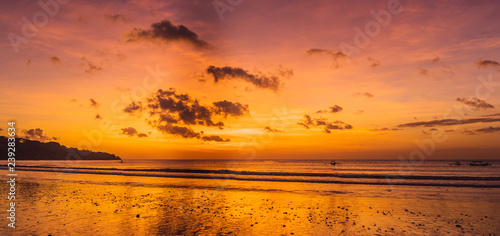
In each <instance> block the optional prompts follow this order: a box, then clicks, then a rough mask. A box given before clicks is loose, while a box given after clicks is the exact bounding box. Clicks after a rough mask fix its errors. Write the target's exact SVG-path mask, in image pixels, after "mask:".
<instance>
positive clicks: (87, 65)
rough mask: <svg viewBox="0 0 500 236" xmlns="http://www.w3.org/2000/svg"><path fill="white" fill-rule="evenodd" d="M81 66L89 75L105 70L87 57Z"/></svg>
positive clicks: (83, 59)
mask: <svg viewBox="0 0 500 236" xmlns="http://www.w3.org/2000/svg"><path fill="white" fill-rule="evenodd" d="M80 66H81V67H83V69H84V71H85V73H87V74H93V73H95V72H99V71H101V70H102V69H103V68H102V65H96V64H95V63H94V62H92V61H90V60H89V59H87V58H85V57H82V63H80Z"/></svg>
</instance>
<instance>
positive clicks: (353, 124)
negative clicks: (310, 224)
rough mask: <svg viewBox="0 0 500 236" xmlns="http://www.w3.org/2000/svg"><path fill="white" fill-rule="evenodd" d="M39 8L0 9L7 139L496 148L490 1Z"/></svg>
mask: <svg viewBox="0 0 500 236" xmlns="http://www.w3.org/2000/svg"><path fill="white" fill-rule="evenodd" d="M47 2H48V4H47V5H46V6H41V5H39V4H37V2H36V1H16V2H6V1H4V2H2V3H0V5H1V8H2V9H8V10H7V11H6V12H4V13H3V14H2V15H1V21H2V24H1V25H0V32H1V34H2V35H4V37H2V38H3V39H2V44H1V45H2V54H1V55H0V60H1V62H2V63H1V64H0V67H1V68H0V69H1V71H2V73H1V75H0V87H1V89H0V111H1V113H0V120H1V121H2V123H3V124H4V125H3V126H0V128H2V130H3V131H1V133H2V134H3V135H6V132H5V130H6V128H7V121H10V120H15V121H16V123H17V132H18V135H19V136H22V137H24V136H29V137H30V138H32V139H38V140H43V141H47V140H49V139H53V138H56V139H57V142H60V143H61V144H63V145H66V146H72V147H79V148H84V149H91V150H95V151H104V152H110V153H114V154H117V155H118V156H120V157H123V158H175V159H180V158H232V159H252V158H265V159H272V158H305V159H320V158H328V159H348V158H364V159H367V158H378V159H380V158H383V159H394V158H398V157H399V156H402V157H403V158H411V157H422V158H435V159H445V158H450V159H457V158H469V159H472V158H479V159H481V158H483V159H489V158H499V157H500V148H499V145H498V137H499V136H498V135H499V134H500V109H499V107H500V92H499V90H500V72H499V71H500V63H499V61H500V57H499V56H498V55H500V25H499V24H497V23H496V22H499V21H500V15H499V14H498V12H499V11H500V3H498V1H474V2H469V1H458V2H454V3H453V4H451V3H449V2H446V1H393V0H391V1H378V2H377V3H375V2H371V3H367V2H362V3H361V2H360V3H352V2H350V1H339V2H335V3H333V2H332V1H314V2H309V1H245V0H242V1H227V0H218V1H201V0H198V1H180V0H179V1H155V0H148V1H138V0H136V1H133V0H132V1H83V2H82V1H63V0H60V1H59V2H58V1H56V0H49V1H47ZM214 4H215V5H217V4H218V5H217V7H215V6H214ZM26 22H28V23H26ZM171 88H172V89H171ZM159 89H161V90H159ZM173 91H175V92H173ZM182 95H184V96H182ZM186 95H187V96H186ZM132 102H134V103H133V104H135V105H136V107H135V108H134V109H132V108H133V107H134V106H132V105H133V104H132ZM138 104H140V105H138ZM127 107H128V108H130V109H129V110H127V109H126V108H127ZM97 115H99V116H98V117H97ZM306 115H307V116H306ZM449 119H451V120H449ZM211 122H213V123H211ZM218 122H222V123H223V125H222V123H219V125H217V123H218ZM299 123H301V124H299ZM266 127H268V128H267V129H266ZM32 129H33V130H32ZM37 129H39V130H38V131H37ZM422 143H425V145H423V148H422Z"/></svg>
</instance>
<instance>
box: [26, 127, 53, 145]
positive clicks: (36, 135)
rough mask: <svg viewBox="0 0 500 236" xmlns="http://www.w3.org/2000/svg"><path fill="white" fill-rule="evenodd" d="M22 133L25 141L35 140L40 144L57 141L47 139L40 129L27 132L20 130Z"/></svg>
mask: <svg viewBox="0 0 500 236" xmlns="http://www.w3.org/2000/svg"><path fill="white" fill-rule="evenodd" d="M22 133H23V134H24V138H25V139H29V140H36V141H40V142H46V141H52V140H54V141H55V140H58V138H56V137H52V138H51V137H48V136H47V135H46V134H44V132H43V130H42V129H40V128H36V129H29V130H25V129H24V130H22Z"/></svg>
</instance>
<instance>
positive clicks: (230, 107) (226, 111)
mask: <svg viewBox="0 0 500 236" xmlns="http://www.w3.org/2000/svg"><path fill="white" fill-rule="evenodd" d="M213 104H214V107H215V109H216V111H215V113H216V114H223V115H224V117H227V116H234V117H238V116H244V115H248V114H249V111H248V105H242V104H240V103H239V102H236V103H233V102H230V101H227V100H224V101H219V102H214V103H213Z"/></svg>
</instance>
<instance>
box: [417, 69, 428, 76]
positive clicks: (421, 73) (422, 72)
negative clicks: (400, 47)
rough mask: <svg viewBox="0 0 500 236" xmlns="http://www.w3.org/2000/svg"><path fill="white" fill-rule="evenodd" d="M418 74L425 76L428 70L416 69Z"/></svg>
mask: <svg viewBox="0 0 500 236" xmlns="http://www.w3.org/2000/svg"><path fill="white" fill-rule="evenodd" d="M418 74H419V75H424V76H427V75H429V70H427V69H424V68H418Z"/></svg>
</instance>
